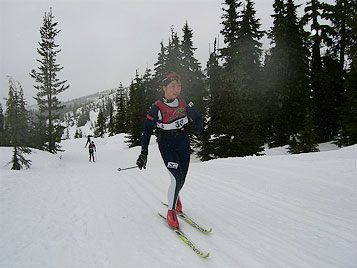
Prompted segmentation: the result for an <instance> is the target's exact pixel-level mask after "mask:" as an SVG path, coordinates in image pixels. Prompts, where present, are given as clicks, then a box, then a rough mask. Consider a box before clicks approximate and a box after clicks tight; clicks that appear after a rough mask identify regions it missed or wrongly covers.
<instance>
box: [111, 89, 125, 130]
mask: <svg viewBox="0 0 357 268" xmlns="http://www.w3.org/2000/svg"><path fill="white" fill-rule="evenodd" d="M115 106H116V113H115V116H114V128H115V134H119V133H125V132H126V131H127V129H128V128H127V117H128V116H127V109H126V94H125V90H124V88H123V85H122V84H121V83H120V85H119V88H118V91H117V94H116V95H115Z"/></svg>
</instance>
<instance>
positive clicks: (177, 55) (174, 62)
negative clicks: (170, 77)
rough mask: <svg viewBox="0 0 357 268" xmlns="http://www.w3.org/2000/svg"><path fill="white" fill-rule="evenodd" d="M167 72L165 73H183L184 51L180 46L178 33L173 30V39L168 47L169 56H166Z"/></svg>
mask: <svg viewBox="0 0 357 268" xmlns="http://www.w3.org/2000/svg"><path fill="white" fill-rule="evenodd" d="M166 57H167V58H166V66H165V68H166V71H165V72H169V71H170V72H176V73H179V74H180V73H182V71H183V67H182V57H183V55H182V51H181V45H180V39H179V37H178V35H177V32H175V31H174V29H173V28H171V38H170V41H169V45H168V47H167V56H166Z"/></svg>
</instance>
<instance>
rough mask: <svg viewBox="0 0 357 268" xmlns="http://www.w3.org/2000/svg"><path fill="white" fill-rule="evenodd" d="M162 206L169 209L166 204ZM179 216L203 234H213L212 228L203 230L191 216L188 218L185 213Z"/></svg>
mask: <svg viewBox="0 0 357 268" xmlns="http://www.w3.org/2000/svg"><path fill="white" fill-rule="evenodd" d="M161 204H163V205H164V206H166V207H168V205H167V204H166V203H164V202H161ZM177 215H178V216H179V217H181V218H182V219H183V220H184V221H185V222H187V223H188V224H189V225H191V226H192V227H194V228H196V229H197V230H199V231H201V232H202V233H205V234H207V233H211V232H212V228H210V229H209V230H207V229H205V228H203V227H202V226H200V225H199V224H198V223H196V222H194V221H193V220H192V219H191V218H190V217H189V216H187V215H186V214H185V213H178V212H177Z"/></svg>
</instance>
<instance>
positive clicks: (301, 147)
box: [289, 108, 319, 154]
mask: <svg viewBox="0 0 357 268" xmlns="http://www.w3.org/2000/svg"><path fill="white" fill-rule="evenodd" d="M303 127H304V129H303V130H301V131H299V132H298V133H297V134H294V135H292V140H291V142H290V146H289V152H290V153H293V154H299V153H309V152H318V151H319V146H318V138H319V137H318V136H317V135H316V133H315V132H316V131H315V130H314V123H313V119H312V116H311V113H310V110H309V109H308V108H307V109H306V115H305V119H304V123H303Z"/></svg>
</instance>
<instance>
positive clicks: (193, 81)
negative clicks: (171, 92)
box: [180, 21, 207, 117]
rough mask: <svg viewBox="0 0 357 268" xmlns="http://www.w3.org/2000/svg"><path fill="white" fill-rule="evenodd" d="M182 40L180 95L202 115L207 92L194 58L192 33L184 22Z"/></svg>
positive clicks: (197, 63) (198, 65)
mask: <svg viewBox="0 0 357 268" xmlns="http://www.w3.org/2000/svg"><path fill="white" fill-rule="evenodd" d="M182 32H183V39H182V42H181V51H182V63H181V66H182V71H181V73H180V75H181V77H182V79H181V83H182V94H183V95H184V96H185V97H187V98H189V99H190V100H191V101H193V102H194V104H195V106H196V109H197V110H198V111H199V112H200V113H201V114H202V115H203V117H204V114H205V102H204V99H205V98H206V97H207V90H206V87H205V84H204V75H203V73H202V71H201V65H200V63H199V62H198V60H197V59H196V58H195V57H194V52H195V50H196V48H194V47H193V41H192V38H193V32H192V29H191V28H190V27H189V26H188V23H187V21H186V23H185V25H184V27H183V28H182Z"/></svg>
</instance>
